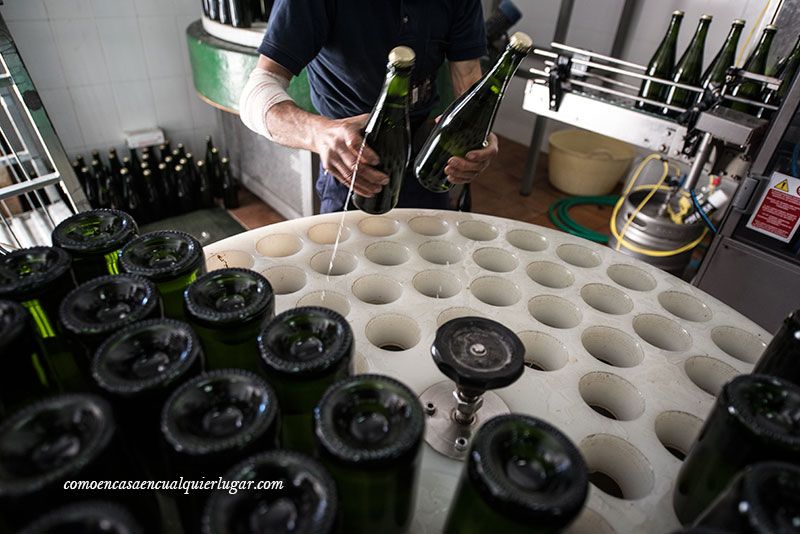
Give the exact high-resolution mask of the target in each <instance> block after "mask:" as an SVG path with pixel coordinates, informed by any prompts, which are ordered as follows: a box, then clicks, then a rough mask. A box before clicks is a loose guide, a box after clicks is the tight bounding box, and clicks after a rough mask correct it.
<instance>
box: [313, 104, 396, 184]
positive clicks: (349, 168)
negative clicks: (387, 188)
mask: <svg viewBox="0 0 800 534" xmlns="http://www.w3.org/2000/svg"><path fill="white" fill-rule="evenodd" d="M368 118H369V115H368V114H364V115H358V116H357V117H350V118H347V119H339V120H326V121H325V122H324V123H323V124H322V125H321V126H320V127H318V128H316V129H315V132H314V146H315V152H317V153H318V154H319V157H320V160H321V161H322V166H323V168H324V169H325V170H326V171H328V172H329V173H331V174H332V175H333V176H334V178H336V179H337V180H339V181H340V182H341V183H343V184H344V185H346V186H347V187H350V181H351V180H352V178H353V170H354V169H355V166H356V159H357V158H358V151H359V149H360V148H361V144H362V143H363V142H364V137H363V136H362V135H361V132H362V131H363V130H364V127H365V126H366V124H367V119H368ZM378 163H380V158H379V157H378V155H377V154H376V153H375V151H373V150H372V149H371V148H369V147H368V146H365V147H364V152H363V153H362V155H361V161H360V163H359V166H358V176H357V177H356V182H355V185H354V186H353V190H354V191H355V192H356V193H357V194H359V195H361V196H363V197H371V196H373V195H375V194H376V193H378V192H379V191H380V190H381V189H383V186H384V185H386V184H388V183H389V177H388V176H387V175H386V174H384V173H382V172H378V171H377V170H375V168H374V166H375V165H377V164H378Z"/></svg>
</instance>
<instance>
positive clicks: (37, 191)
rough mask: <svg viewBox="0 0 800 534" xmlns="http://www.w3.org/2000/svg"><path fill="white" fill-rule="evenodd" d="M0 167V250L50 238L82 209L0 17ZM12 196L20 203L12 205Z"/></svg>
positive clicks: (62, 154)
mask: <svg viewBox="0 0 800 534" xmlns="http://www.w3.org/2000/svg"><path fill="white" fill-rule="evenodd" d="M0 167H2V168H4V169H5V170H6V171H7V173H8V177H9V179H10V182H11V183H10V185H6V186H3V187H0V254H2V253H6V252H7V251H9V250H12V249H16V248H24V247H29V246H33V245H41V244H49V243H50V232H51V231H52V229H53V228H54V227H55V225H56V224H58V223H59V222H60V221H61V220H63V219H65V218H66V217H68V216H70V215H72V214H74V213H77V212H78V211H79V210H82V209H87V208H88V202H87V201H86V197H85V196H84V194H83V191H82V189H81V187H80V184H79V183H78V180H77V178H76V177H75V174H74V173H73V172H72V168H71V167H70V164H69V160H68V158H67V155H66V153H65V152H64V148H63V147H62V145H61V142H60V141H59V139H58V136H57V135H56V133H55V130H54V129H53V125H52V123H51V122H50V120H49V118H48V117H47V114H46V112H45V110H44V107H43V105H42V102H41V100H40V98H39V96H38V94H37V93H36V90H35V87H34V85H33V82H32V81H31V79H30V76H29V75H28V72H27V70H26V69H25V66H24V64H23V63H22V59H21V58H20V55H19V51H18V50H17V48H16V46H15V45H14V42H13V39H12V38H11V35H10V32H9V30H8V27H7V26H6V25H5V22H3V21H2V19H0ZM11 199H18V200H19V201H20V206H21V207H22V208H23V209H22V210H20V209H12V207H11V206H10V204H11Z"/></svg>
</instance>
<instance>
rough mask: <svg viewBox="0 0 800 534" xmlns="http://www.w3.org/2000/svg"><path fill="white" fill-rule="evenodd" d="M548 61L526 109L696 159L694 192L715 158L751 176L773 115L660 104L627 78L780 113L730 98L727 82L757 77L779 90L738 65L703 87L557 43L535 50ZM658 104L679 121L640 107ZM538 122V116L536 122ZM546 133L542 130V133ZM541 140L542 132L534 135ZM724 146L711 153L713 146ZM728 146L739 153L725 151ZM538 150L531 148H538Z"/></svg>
mask: <svg viewBox="0 0 800 534" xmlns="http://www.w3.org/2000/svg"><path fill="white" fill-rule="evenodd" d="M534 55H535V56H537V57H538V58H540V59H542V60H543V61H544V65H545V67H544V68H543V69H538V68H532V69H530V70H529V71H528V74H527V76H526V77H527V78H528V82H527V86H526V89H525V98H524V101H523V109H525V110H527V111H531V112H533V113H535V114H536V115H537V116H538V117H546V118H552V119H555V120H558V121H559V122H564V123H567V124H571V125H574V126H577V127H580V128H584V129H587V130H591V131H594V132H597V133H600V134H603V135H606V136H609V137H614V138H617V139H620V140H622V141H626V142H628V143H631V144H633V145H636V146H639V147H641V148H644V149H646V150H650V151H653V152H657V153H660V154H662V155H663V156H665V157H669V158H672V159H675V160H678V161H680V162H682V163H685V164H687V165H690V170H689V173H688V176H687V179H686V180H685V181H684V183H683V185H682V187H683V188H684V189H686V190H687V191H688V190H691V189H693V188H694V187H695V185H696V184H697V181H698V179H699V178H700V176H701V174H702V173H703V170H704V168H705V167H706V165H707V164H709V163H711V164H712V165H714V166H716V167H717V169H716V170H717V171H720V167H721V166H722V167H724V174H727V175H729V176H731V177H733V178H735V179H739V178H741V177H743V176H745V175H746V171H747V168H748V167H749V163H748V159H749V154H750V153H751V152H752V150H753V149H754V147H755V146H756V145H757V143H758V141H760V139H761V135H762V134H763V132H764V130H765V128H766V125H767V121H766V120H763V119H759V118H756V117H753V116H751V115H748V114H745V113H740V112H737V111H734V110H730V109H728V108H723V107H718V108H714V109H703V106H702V105H701V106H697V107H694V108H692V109H685V108H681V107H677V106H673V105H668V104H664V103H661V102H655V101H653V100H649V99H647V98H642V97H640V96H638V95H637V91H638V89H639V87H638V85H634V84H632V83H630V82H629V80H634V81H638V82H641V81H644V80H650V81H653V82H658V83H659V84H663V85H665V86H671V87H677V88H680V89H685V90H687V91H691V92H693V93H696V94H698V95H702V101H703V102H718V101H720V100H728V101H735V102H741V103H746V104H750V105H752V106H755V107H761V108H763V109H766V110H770V111H776V110H777V109H778V108H777V107H776V106H772V105H767V104H763V103H761V102H757V101H751V100H747V99H743V98H739V97H735V96H732V95H730V94H729V93H728V90H729V89H728V88H729V87H731V86H732V84H733V83H734V82H735V81H737V80H741V79H751V80H755V81H757V82H759V83H762V84H763V85H764V86H766V87H768V88H773V89H774V88H777V87H778V85H779V84H780V81H779V80H778V79H776V78H770V77H767V76H761V75H757V74H753V73H749V72H745V71H742V70H740V69H732V70H731V72H730V75H729V77H728V78H729V80H728V82H727V83H726V84H723V85H722V86H721V87H715V88H711V89H708V90H704V89H703V88H700V87H695V86H689V85H684V84H680V83H675V82H672V81H670V80H665V79H660V78H654V77H652V76H648V75H646V74H644V71H645V70H646V67H644V66H642V65H637V64H635V63H631V62H628V61H623V60H620V59H616V58H613V57H610V56H605V55H602V54H597V53H595V52H591V51H589V50H583V49H580V48H575V47H571V46H567V45H564V44H561V43H552V44H551V50H544V49H538V48H537V49H535V50H534ZM638 104H641V105H643V106H646V105H650V106H656V107H658V108H659V109H662V108H663V109H668V110H670V111H672V112H674V113H676V114H678V118H677V119H674V118H671V117H667V116H665V115H661V114H656V113H651V112H648V111H644V110H643V109H640V108H638V107H636V106H637V105H638ZM537 127H538V122H537ZM542 134H543V133H542ZM534 138H536V135H534ZM715 146H716V147H717V148H718V149H719V150H717V151H713V150H712V149H713V148H714V147H715ZM723 148H724V149H726V150H728V151H729V152H731V151H732V153H733V155H730V154H728V156H727V157H725V155H724V153H723ZM532 150H533V147H532ZM532 165H533V164H531V162H530V161H529V165H528V169H527V171H526V176H525V177H524V178H523V180H524V183H523V187H522V189H523V194H525V193H526V192H528V191H530V189H531V187H532V183H533V173H532Z"/></svg>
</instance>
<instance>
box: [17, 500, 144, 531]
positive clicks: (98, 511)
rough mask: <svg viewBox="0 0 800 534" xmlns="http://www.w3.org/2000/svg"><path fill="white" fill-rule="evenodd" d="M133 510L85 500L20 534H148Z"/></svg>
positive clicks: (55, 512)
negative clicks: (145, 533)
mask: <svg viewBox="0 0 800 534" xmlns="http://www.w3.org/2000/svg"><path fill="white" fill-rule="evenodd" d="M144 532H145V531H144V530H143V529H142V526H141V525H140V524H139V522H138V521H137V520H136V519H135V518H134V517H133V514H131V512H130V511H128V510H127V509H126V508H124V507H123V506H120V505H119V504H116V503H113V502H110V501H88V500H87V501H81V502H78V503H74V504H67V505H65V506H62V507H60V508H56V509H55V510H52V511H50V512H47V513H46V514H44V515H43V516H41V517H40V518H39V519H37V520H36V521H34V522H33V523H31V524H30V525H28V526H27V527H26V528H25V529H23V530H22V531H21V532H20V533H19V534H101V533H102V534H144Z"/></svg>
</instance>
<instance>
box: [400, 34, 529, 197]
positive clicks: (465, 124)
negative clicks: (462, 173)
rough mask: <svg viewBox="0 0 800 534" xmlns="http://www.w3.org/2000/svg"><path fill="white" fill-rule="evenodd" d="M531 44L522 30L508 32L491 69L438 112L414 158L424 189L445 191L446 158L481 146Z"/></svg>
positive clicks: (437, 191)
mask: <svg viewBox="0 0 800 534" xmlns="http://www.w3.org/2000/svg"><path fill="white" fill-rule="evenodd" d="M532 48H533V41H532V40H531V38H530V37H529V36H527V35H526V34H524V33H522V32H517V33H515V34H514V35H512V36H511V40H510V42H509V45H508V47H507V48H506V50H505V52H503V54H502V55H501V56H500V59H499V60H498V62H497V64H496V65H495V66H494V67H493V68H492V70H490V71H489V72H488V73H486V75H484V77H483V78H481V79H480V80H479V81H478V82H476V83H475V85H473V86H472V87H471V88H470V89H469V90H468V91H467V92H465V93H464V94H463V95H461V96H460V97H459V98H458V99H456V101H455V102H453V103H452V104H451V105H450V107H448V108H447V110H446V111H445V112H444V113H443V114H442V116H441V119H440V120H439V122H438V123H437V124H436V127H435V128H434V129H433V131H432V132H431V134H430V136H429V137H428V140H427V141H425V144H424V145H423V147H422V149H421V150H420V151H419V154H418V155H417V158H416V160H415V161H414V173H415V174H416V176H417V180H419V183H420V184H422V186H423V187H425V189H428V190H429V191H433V192H435V193H444V192H446V191H449V190H450V189H451V188H452V187H453V184H452V183H450V182H449V181H448V180H447V176H446V175H445V173H444V170H445V167H447V164H448V162H449V161H450V158H452V157H453V156H458V157H464V156H465V155H466V154H467V152H469V151H471V150H475V149H479V148H481V147H483V146H485V144H486V140H487V138H488V137H489V134H490V133H491V131H492V126H493V125H494V119H495V117H496V116H497V110H498V109H499V108H500V102H501V101H502V99H503V95H505V92H506V89H507V88H508V84H509V82H510V81H511V78H512V77H513V76H514V72H516V70H517V67H519V64H520V63H521V62H522V60H523V59H524V58H525V56H527V55H528V52H530V51H531V49H532Z"/></svg>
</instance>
